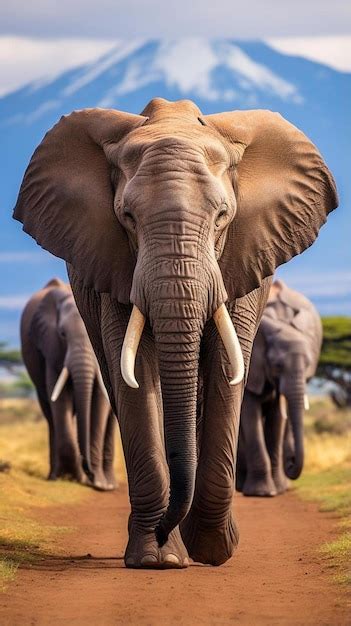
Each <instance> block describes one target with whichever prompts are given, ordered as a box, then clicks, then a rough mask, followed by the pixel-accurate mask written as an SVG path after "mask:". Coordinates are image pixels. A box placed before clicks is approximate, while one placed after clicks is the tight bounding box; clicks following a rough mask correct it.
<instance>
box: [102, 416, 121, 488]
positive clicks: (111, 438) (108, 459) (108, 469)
mask: <svg viewBox="0 0 351 626" xmlns="http://www.w3.org/2000/svg"><path fill="white" fill-rule="evenodd" d="M115 436H116V417H115V415H114V414H113V412H112V411H111V410H110V412H109V416H108V418H107V424H106V431H105V440H104V451H103V470H104V475H105V479H106V483H107V486H108V488H109V489H116V487H118V482H117V479H116V475H115V470H114V466H113V464H114V460H115Z"/></svg>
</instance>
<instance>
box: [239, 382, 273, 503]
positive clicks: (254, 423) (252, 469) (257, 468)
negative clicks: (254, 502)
mask: <svg viewBox="0 0 351 626" xmlns="http://www.w3.org/2000/svg"><path fill="white" fill-rule="evenodd" d="M241 427H242V429H243V434H244V438H245V457H246V467H247V474H246V479H245V482H244V485H243V494H244V495H245V496H275V495H276V493H277V491H276V487H275V484H274V482H273V478H272V471H271V462H270V458H269V455H268V452H267V449H266V442H265V437H264V430H263V419H262V407H261V400H260V398H259V397H257V396H255V395H254V394H252V393H250V392H249V391H247V390H246V392H245V395H244V399H243V404H242V409H241Z"/></svg>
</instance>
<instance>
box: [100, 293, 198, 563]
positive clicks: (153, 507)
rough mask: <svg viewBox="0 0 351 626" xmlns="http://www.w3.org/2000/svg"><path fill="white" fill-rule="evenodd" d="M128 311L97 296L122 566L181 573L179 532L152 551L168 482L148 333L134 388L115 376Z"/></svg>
mask: <svg viewBox="0 0 351 626" xmlns="http://www.w3.org/2000/svg"><path fill="white" fill-rule="evenodd" d="M130 310H131V309H130V308H129V307H126V306H123V305H120V304H119V303H117V302H115V301H111V300H110V298H109V296H108V295H107V294H102V295H101V329H102V338H103V344H104V352H105V357H106V360H107V364H108V368H109V373H110V378H111V383H112V388H113V393H114V398H115V404H116V409H117V411H116V412H117V415H118V421H119V425H120V431H121V437H122V444H123V450H124V456H125V461H126V466H127V473H128V484H129V498H130V504H131V515H130V520H129V525H128V530H129V541H128V545H127V548H126V552H125V557H124V560H125V564H126V566H127V567H132V568H140V567H146V568H147V567H149V568H181V567H185V566H187V564H188V560H187V552H186V549H185V547H184V544H183V542H182V540H181V537H180V532H179V529H178V528H177V529H175V530H174V531H172V532H171V533H170V535H169V538H168V540H167V542H166V543H165V544H164V546H162V548H160V547H159V546H158V543H157V540H156V535H155V528H156V526H157V524H158V522H159V520H160V518H161V517H162V514H163V513H164V511H165V510H166V508H167V504H168V493H169V480H168V469H167V463H166V458H165V450H164V445H163V439H162V433H161V431H160V419H161V417H160V415H161V414H162V402H161V391H160V386H159V380H158V366H157V359H156V356H155V349H154V343H153V339H152V336H151V331H150V330H148V329H147V328H146V329H145V331H144V333H143V337H142V339H141V342H140V345H139V349H138V355H137V359H136V368H135V372H136V378H137V380H138V383H139V389H131V388H130V387H128V386H127V385H126V384H125V382H124V381H123V379H122V377H121V373H120V365H119V363H120V353H121V348H122V343H123V339H124V335H125V331H126V328H127V324H128V320H129V316H130Z"/></svg>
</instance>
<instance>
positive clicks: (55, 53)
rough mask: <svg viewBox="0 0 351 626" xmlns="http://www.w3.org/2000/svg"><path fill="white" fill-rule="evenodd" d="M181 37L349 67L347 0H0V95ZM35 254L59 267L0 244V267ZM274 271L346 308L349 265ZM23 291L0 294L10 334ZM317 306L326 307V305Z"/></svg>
mask: <svg viewBox="0 0 351 626" xmlns="http://www.w3.org/2000/svg"><path fill="white" fill-rule="evenodd" d="M184 36H187V37H188V36H197V37H204V38H225V37H230V38H235V39H260V40H265V41H267V42H268V43H269V45H271V46H273V47H274V48H276V49H277V50H279V51H281V52H285V53H287V54H296V55H301V56H304V57H305V58H308V59H311V60H316V61H319V62H321V63H325V64H326V65H329V66H330V67H332V68H334V69H337V70H338V71H341V72H351V3H350V2H345V1H342V2H341V1H340V0H336V1H334V2H330V0H328V1H325V0H308V1H307V2H306V0H294V1H293V2H292V1H290V0H288V1H284V0H265V1H262V0H255V1H254V0H248V1H246V2H235V1H234V0H230V1H229V0H228V1H227V0H217V1H216V2H212V1H207V2H206V1H204V0H202V1H201V2H200V1H198V0H193V1H192V2H191V3H189V0H178V1H177V2H162V1H160V0H157V1H156V0H148V1H142V0H128V1H127V0H118V1H117V2H116V0H100V2H99V3H97V2H96V1H94V2H92V1H90V0H85V1H84V2H83V0H74V1H72V0H70V1H68V0H61V1H60V2H56V1H53V0H35V1H34V2H30V3H28V2H25V1H24V0H13V1H12V2H11V3H10V2H7V3H6V4H5V3H0V97H1V96H2V95H4V94H6V93H9V92H11V91H14V90H15V89H17V88H18V87H20V86H22V85H24V84H27V83H28V82H32V81H35V84H36V86H40V84H41V83H42V82H45V80H47V78H48V77H49V78H53V77H54V76H56V75H59V74H60V73H61V72H63V71H65V70H67V69H70V68H72V67H77V66H78V65H81V64H85V63H88V62H90V61H93V60H96V59H97V58H98V57H99V56H101V55H102V54H105V53H106V52H107V51H108V50H110V49H111V48H112V47H113V46H115V45H116V42H118V41H120V40H122V39H123V40H124V42H125V43H127V44H130V45H131V44H132V41H136V42H140V41H143V40H145V39H150V38H162V39H175V38H180V37H184ZM204 71H205V68H204ZM24 250H26V248H24ZM43 255H45V259H46V261H45V262H46V264H47V271H48V274H49V273H50V272H51V274H55V273H59V272H58V271H57V268H59V267H60V268H62V265H60V266H59V265H58V263H59V262H58V261H57V260H55V259H53V257H49V255H47V254H46V253H42V252H41V251H39V250H38V251H34V252H32V251H21V250H16V251H13V252H11V251H6V252H5V251H3V250H0V267H1V270H2V271H5V272H6V271H7V268H10V267H11V266H12V265H13V264H14V263H15V264H17V265H19V266H20V263H26V264H27V265H30V266H31V267H32V268H33V273H35V272H36V268H39V267H40V265H41V266H42V264H43V262H44V256H43ZM61 271H62V270H61ZM280 275H281V276H282V277H283V278H285V276H286V275H287V276H288V279H289V284H290V285H291V286H292V287H294V288H298V289H301V290H302V291H303V292H304V293H306V295H308V296H310V297H312V298H314V300H315V301H316V302H318V300H319V299H321V300H322V299H325V298H326V297H329V296H330V298H333V297H335V298H338V299H339V301H340V305H339V306H340V313H344V314H346V313H348V312H349V311H348V306H349V302H348V301H347V302H346V300H345V301H344V296H345V285H346V284H349V285H350V284H351V268H345V270H343V271H340V270H338V271H333V269H332V268H331V270H330V272H329V274H328V275H325V274H324V275H322V276H318V275H316V272H312V271H311V272H310V273H309V274H308V273H306V272H305V273H304V274H303V275H302V274H301V272H300V271H299V265H298V263H297V264H296V270H295V269H293V271H291V270H286V268H285V267H284V268H282V270H280ZM48 277H50V276H48ZM29 295H30V289H28V293H23V291H22V292H21V293H17V291H16V285H14V287H13V289H12V290H11V292H6V293H2V294H1V295H0V312H3V314H4V319H6V320H7V321H6V323H7V324H8V325H9V326H10V325H12V326H13V330H12V331H11V332H10V336H11V337H13V336H15V332H16V331H15V327H17V324H18V321H17V319H18V315H19V312H20V310H21V309H22V307H23V305H24V304H25V302H26V300H27V298H28V297H29ZM323 312H324V313H325V314H327V313H328V311H327V310H326V309H325V310H324V311H323ZM331 312H334V311H333V310H332V309H331ZM0 330H1V333H0V335H3V332H2V331H3V329H2V328H0ZM0 339H1V336H0Z"/></svg>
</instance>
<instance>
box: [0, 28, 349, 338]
mask: <svg viewBox="0 0 351 626" xmlns="http://www.w3.org/2000/svg"><path fill="white" fill-rule="evenodd" d="M350 91H351V74H347V73H342V72H338V71H336V70H333V69H331V68H329V67H327V66H324V65H321V64H318V63H315V62H312V61H307V60H306V59H303V58H301V57H291V56H287V55H284V54H281V53H279V52H277V51H276V50H273V49H272V48H270V47H269V46H268V45H266V44H263V43H260V42H242V41H241V42H237V41H228V40H226V41H224V40H223V41H208V40H203V39H183V40H179V41H171V42H164V41H130V42H128V43H127V42H124V43H123V42H119V43H118V44H117V45H116V46H115V47H114V48H112V49H111V50H110V51H109V52H108V53H107V54H105V55H104V56H103V57H101V58H99V59H97V60H96V61H94V62H92V63H89V64H88V65H85V66H81V67H77V68H75V69H73V70H69V71H66V72H64V73H62V74H61V75H59V76H56V77H55V78H54V79H51V80H50V79H48V78H45V79H43V80H41V81H37V82H35V83H31V84H28V85H25V86H24V87H22V88H21V89H19V90H17V91H15V92H13V93H10V94H8V95H6V96H5V97H3V98H1V99H0V133H1V138H2V145H3V147H4V149H3V150H2V151H1V156H0V160H1V167H0V177H1V210H2V229H1V233H0V247H1V253H0V264H1V269H2V277H3V278H2V281H1V287H0V290H1V295H0V339H1V338H4V339H10V340H11V341H12V343H16V337H17V331H16V325H17V318H18V314H19V309H20V307H21V305H22V302H23V301H24V300H25V298H26V296H27V294H30V293H31V292H32V291H33V290H35V289H37V288H39V287H40V286H41V285H42V284H43V283H44V282H45V281H46V280H48V279H49V278H50V277H51V276H52V275H53V274H58V275H61V276H64V275H65V270H64V265H63V263H62V262H61V261H58V260H56V259H54V258H53V257H51V256H50V255H49V254H48V253H45V252H42V251H40V249H39V248H38V247H37V246H36V245H35V244H34V242H33V241H32V240H31V239H30V238H29V237H28V236H26V235H24V234H23V233H22V232H21V228H20V225H19V224H18V223H15V222H14V221H12V220H11V209H12V206H13V204H14V202H15V199H16V195H17V191H18V187H19V184H20V182H21V178H22V176H23V172H24V169H25V166H26V165H27V162H28V160H29V158H30V156H31V154H32V152H33V150H34V148H35V147H36V145H37V144H38V143H39V142H40V140H41V138H42V137H43V135H44V133H45V132H46V131H47V130H48V128H50V127H51V126H52V125H53V124H54V123H55V122H56V120H57V119H58V118H59V117H60V116H61V115H62V114H63V113H68V112H70V111H72V110H73V109H81V108H85V107H94V106H100V107H108V108H117V109H122V110H128V111H131V112H134V113H139V112H140V111H141V110H142V109H143V108H144V106H145V105H146V104H147V102H148V101H149V100H150V99H151V98H153V97H155V96H162V97H164V98H168V99H170V100H177V99H180V98H190V99H192V100H194V101H195V102H196V103H197V104H198V106H199V107H200V109H202V111H203V113H204V114H207V113H213V112H217V111H224V110H230V109H245V108H269V109H272V110H275V111H279V112H280V113H281V114H282V115H284V116H285V117H286V118H288V119H289V120H290V121H291V122H293V123H294V124H296V125H297V126H299V127H300V128H301V129H302V130H303V131H304V132H305V133H306V134H307V135H308V136H309V137H310V138H311V139H312V140H313V141H314V142H315V143H316V144H317V145H318V147H319V149H320V150H321V152H322V153H323V155H324V157H325V159H326V161H327V163H328V165H329V166H330V168H331V170H332V171H333V173H334V175H335V178H336V181H337V185H338V188H339V192H340V198H341V208H340V209H339V210H338V211H337V212H336V213H335V214H333V215H332V216H331V217H330V219H329V223H328V226H327V227H326V228H325V229H323V230H322V232H321V235H320V237H319V239H318V242H317V243H316V244H315V245H314V246H313V247H312V248H311V250H309V251H307V252H306V253H304V254H303V255H302V256H301V257H298V258H297V259H295V260H293V261H292V262H291V263H290V264H288V266H286V267H285V268H284V269H283V270H281V272H280V275H281V276H283V277H286V279H287V280H289V282H290V284H292V286H295V287H298V288H301V289H302V290H304V291H305V293H306V294H307V295H310V296H311V297H312V299H313V300H314V301H315V303H316V304H317V306H319V308H320V310H321V311H322V312H324V313H329V312H331V313H346V312H347V309H346V307H347V297H348V293H347V289H346V287H345V285H346V283H347V279H349V278H350V275H349V274H348V272H347V267H348V266H347V263H348V261H349V259H348V258H347V257H348V255H349V248H350V246H349V244H348V239H349V236H350V235H349V233H350V228H349V226H350V220H349V218H348V214H347V207H348V204H350V197H351V183H350V178H349V175H348V171H347V161H348V147H349V145H350V140H351V137H350V124H349V110H348V109H349V106H350ZM349 282H350V280H349ZM348 291H349V292H350V291H351V289H350V288H349V289H348ZM350 312H351V306H350Z"/></svg>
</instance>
